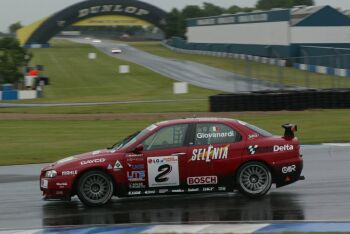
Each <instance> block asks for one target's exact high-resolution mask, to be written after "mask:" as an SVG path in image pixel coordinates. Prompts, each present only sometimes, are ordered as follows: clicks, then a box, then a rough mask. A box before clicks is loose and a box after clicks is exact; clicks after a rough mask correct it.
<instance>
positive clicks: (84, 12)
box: [78, 5, 150, 18]
mask: <svg viewBox="0 0 350 234" xmlns="http://www.w3.org/2000/svg"><path fill="white" fill-rule="evenodd" d="M100 12H101V13H103V12H125V13H128V14H133V15H138V16H141V15H148V14H149V13H150V12H149V11H147V10H145V9H141V8H138V7H135V6H123V5H103V6H93V7H90V8H85V9H81V10H79V16H78V17H79V18H82V17H85V16H88V15H93V14H98V13H100Z"/></svg>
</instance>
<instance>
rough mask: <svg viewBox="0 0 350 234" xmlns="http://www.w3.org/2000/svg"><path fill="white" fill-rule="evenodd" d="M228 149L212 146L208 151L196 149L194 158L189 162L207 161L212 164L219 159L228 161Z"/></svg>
mask: <svg viewBox="0 0 350 234" xmlns="http://www.w3.org/2000/svg"><path fill="white" fill-rule="evenodd" d="M228 147H229V145H227V146H224V147H214V146H212V145H210V146H209V147H208V149H194V150H193V151H192V158H191V159H190V160H189V161H200V160H202V161H204V160H205V161H206V162H210V161H211V160H217V159H227V155H228Z"/></svg>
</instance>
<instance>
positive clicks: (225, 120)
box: [155, 117, 237, 127]
mask: <svg viewBox="0 0 350 234" xmlns="http://www.w3.org/2000/svg"><path fill="white" fill-rule="evenodd" d="M203 122H212V123H228V122H231V123H237V120H235V119H228V118H216V117H205V118H184V119H173V120H166V121H162V122H158V123H156V124H155V125H157V126H160V127H164V126H168V125H174V124H186V123H203Z"/></svg>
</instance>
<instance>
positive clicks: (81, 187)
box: [77, 170, 114, 206]
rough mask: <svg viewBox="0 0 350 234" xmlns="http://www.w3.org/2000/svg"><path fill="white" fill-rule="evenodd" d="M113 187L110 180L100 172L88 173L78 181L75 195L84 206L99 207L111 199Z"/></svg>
mask: <svg viewBox="0 0 350 234" xmlns="http://www.w3.org/2000/svg"><path fill="white" fill-rule="evenodd" d="M113 191H114V185H113V182H112V180H111V178H110V177H109V176H108V175H107V174H106V173H104V172H102V171H96V170H94V171H89V172H86V173H85V174H83V175H82V176H81V177H80V179H79V181H78V188H77V194H78V197H79V199H80V201H82V202H83V203H84V204H85V205H88V206H101V205H104V204H106V203H107V202H108V201H109V200H110V199H111V197H112V195H113Z"/></svg>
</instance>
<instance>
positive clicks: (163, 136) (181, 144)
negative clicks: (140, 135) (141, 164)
mask: <svg viewBox="0 0 350 234" xmlns="http://www.w3.org/2000/svg"><path fill="white" fill-rule="evenodd" d="M188 129H189V124H175V125H171V126H165V127H163V128H160V129H158V130H157V131H156V132H155V133H153V134H152V135H150V136H149V137H147V138H146V139H145V140H144V141H143V142H142V144H143V147H144V149H143V152H142V154H143V157H144V158H145V162H146V165H145V166H146V170H145V175H146V178H147V179H146V190H147V191H146V192H145V193H166V192H174V191H175V192H176V191H181V189H180V190H178V189H179V188H181V187H182V186H183V184H184V181H185V178H186V171H185V170H184V168H185V167H184V163H185V157H186V156H187V148H188V143H187V142H188Z"/></svg>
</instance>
